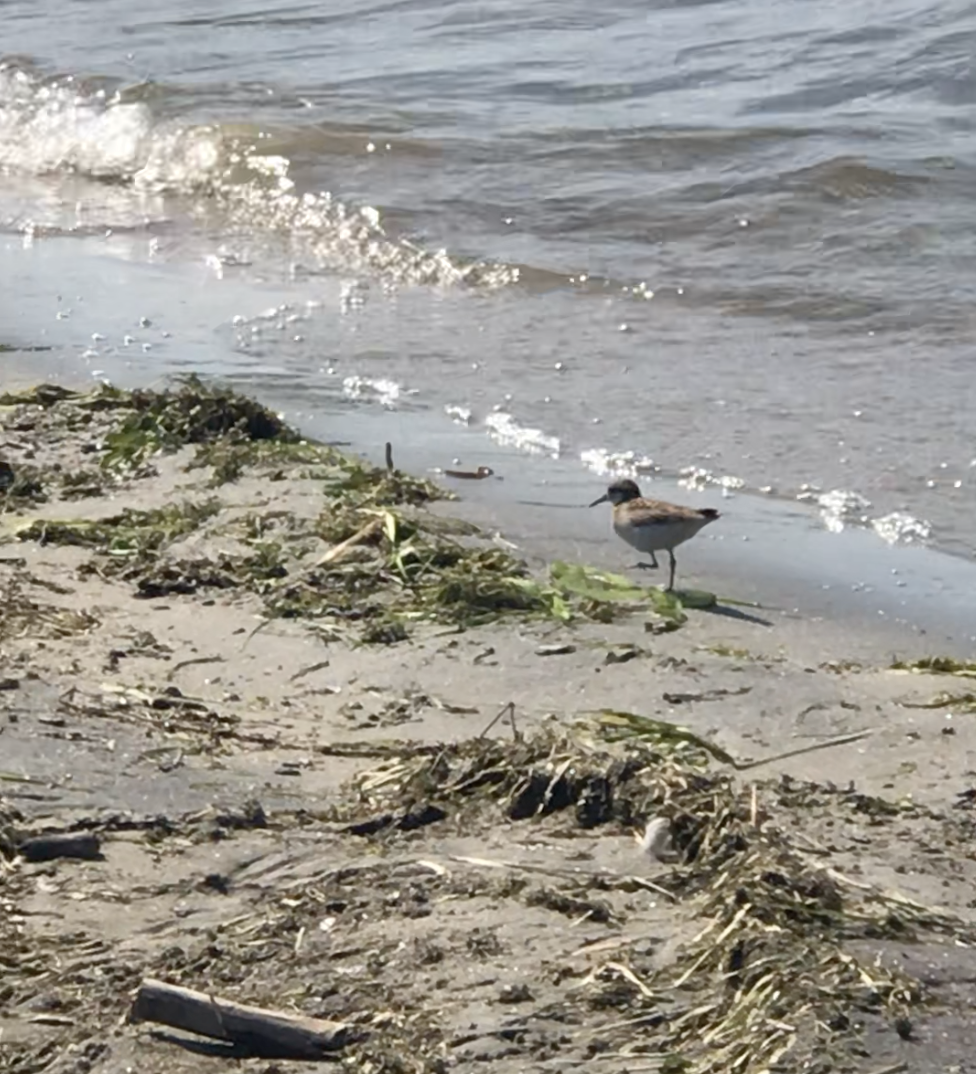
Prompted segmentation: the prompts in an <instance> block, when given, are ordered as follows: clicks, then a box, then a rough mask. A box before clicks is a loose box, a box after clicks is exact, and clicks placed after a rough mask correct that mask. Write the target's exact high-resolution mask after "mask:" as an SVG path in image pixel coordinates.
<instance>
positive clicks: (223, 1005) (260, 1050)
mask: <svg viewBox="0 0 976 1074" xmlns="http://www.w3.org/2000/svg"><path fill="white" fill-rule="evenodd" d="M129 1020H130V1021H132V1022H159V1023H160V1024H162V1025H167V1026H173V1027H174V1028H176V1029H184V1030H187V1031H188V1032H190V1033H196V1034H197V1035H198V1036H201V1037H212V1038H213V1039H215V1040H226V1041H229V1042H231V1043H232V1044H236V1045H238V1046H239V1047H241V1048H244V1049H246V1050H247V1051H248V1052H249V1053H251V1054H252V1055H258V1056H262V1057H263V1058H266V1059H321V1058H322V1057H323V1056H325V1055H327V1054H328V1053H330V1052H335V1051H338V1050H339V1049H341V1048H343V1047H345V1046H346V1045H347V1044H350V1043H352V1042H353V1041H354V1040H355V1039H357V1037H358V1034H357V1033H356V1032H355V1031H354V1030H353V1028H352V1027H351V1026H348V1025H345V1024H343V1023H341V1022H326V1021H323V1020H322V1019H320V1018H309V1017H306V1016H305V1015H298V1014H286V1013H283V1012H281V1011H269V1010H266V1009H264V1008H263V1007H248V1006H245V1005H244V1004H242V1003H234V1002H233V1001H232V1000H228V999H220V998H219V997H217V996H209V995H207V994H206V993H204V992H194V991H193V990H192V989H190V988H180V987H178V986H177V985H170V984H166V983H164V982H163V981H156V980H153V979H152V978H149V977H147V978H145V980H143V982H142V984H141V985H140V986H139V992H138V994H137V995H136V998H135V1002H134V1003H133V1005H132V1011H131V1012H130V1014H129Z"/></svg>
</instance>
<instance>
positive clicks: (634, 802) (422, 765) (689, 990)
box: [352, 725, 974, 1074]
mask: <svg viewBox="0 0 976 1074" xmlns="http://www.w3.org/2000/svg"><path fill="white" fill-rule="evenodd" d="M705 759H706V756H705V754H704V753H703V752H702V751H701V750H700V749H698V748H697V747H696V746H695V744H694V743H693V742H689V741H688V740H687V738H686V737H685V736H684V735H676V736H674V737H673V741H672V742H671V743H670V745H669V744H668V743H667V742H665V741H663V740H660V739H659V740H658V741H656V742H654V743H641V742H640V741H639V740H638V739H635V738H630V739H628V740H627V741H626V743H624V742H620V741H617V742H610V741H607V740H606V739H605V738H604V736H603V734H602V731H601V728H600V726H599V725H597V726H596V727H594V726H593V725H588V726H583V727H582V728H576V729H573V730H572V731H570V732H568V733H567V732H544V733H540V734H538V735H533V736H531V737H529V738H524V739H523V738H521V737H518V736H516V738H515V739H514V741H499V740H489V739H486V738H480V739H476V740H473V741H468V742H464V743H460V744H457V745H452V746H444V747H442V748H439V749H433V750H430V751H428V752H426V753H425V754H423V755H422V756H417V754H416V751H415V747H414V748H413V750H411V749H409V748H407V747H405V748H404V753H403V756H402V757H399V758H391V759H390V760H388V761H387V762H385V763H384V764H382V765H381V766H379V767H378V768H376V769H374V770H373V771H371V772H367V773H363V774H361V775H359V776H358V777H356V779H355V780H354V781H353V783H352V790H353V791H354V793H355V795H356V797H357V798H358V807H359V808H360V809H361V808H362V807H363V805H367V806H369V807H371V808H384V807H385V808H391V809H392V808H398V809H400V810H402V809H403V808H404V807H405V806H410V805H411V803H417V802H425V803H428V807H431V808H433V807H436V808H439V809H441V810H442V811H443V813H444V815H445V816H447V817H449V816H450V815H451V813H452V812H453V813H454V814H455V815H456V814H458V812H459V811H461V810H469V809H470V808H471V807H472V805H474V804H477V805H478V807H479V808H480V809H481V810H486V809H487V810H489V811H492V810H495V809H498V808H500V809H501V811H502V813H503V814H504V815H505V816H506V817H507V818H509V819H510V820H527V819H530V818H538V817H542V816H546V815H550V814H557V813H560V812H562V811H568V810H572V811H573V821H574V822H575V824H577V825H580V826H583V827H593V826H594V825H596V824H603V823H607V822H611V823H616V824H620V823H623V824H637V823H639V822H642V821H643V820H645V819H647V818H648V817H651V816H659V817H664V818H667V820H668V821H669V827H670V835H671V842H672V847H673V851H674V854H675V857H676V864H674V865H673V866H672V867H670V868H667V867H665V866H664V865H662V864H661V863H658V866H659V869H660V871H659V872H655V875H654V884H655V885H656V886H657V890H658V891H660V892H661V893H662V894H664V893H667V892H670V894H671V897H672V898H673V899H674V900H675V901H676V902H677V904H678V905H679V906H680V907H681V908H682V910H683V912H684V913H686V914H688V915H690V917H691V918H692V920H693V921H695V920H697V922H698V923H699V928H698V930H697V933H696V934H695V935H694V936H693V938H692V939H691V940H690V941H688V942H687V943H685V944H684V946H683V947H682V948H681V949H680V951H679V953H678V956H677V958H676V959H675V960H673V961H672V962H671V963H669V964H668V965H665V966H663V967H662V966H661V965H660V964H659V963H658V962H656V961H655V958H654V955H653V953H646V954H641V953H640V952H639V951H637V950H636V949H633V950H631V953H630V954H629V955H623V954H621V953H619V952H614V955H613V957H612V959H611V960H610V961H608V962H607V963H606V964H605V965H603V966H602V967H599V968H597V969H596V970H594V971H593V972H592V973H591V974H590V975H589V977H588V978H587V979H586V980H585V981H583V982H582V983H581V984H578V985H576V986H574V989H573V991H572V1000H570V999H567V1002H573V1003H575V1004H577V1005H578V1006H579V1007H580V1008H581V1009H580V1010H578V1011H577V1013H576V1014H574V1015H573V1017H572V1020H573V1021H574V1022H576V1023H580V1022H583V1021H584V1020H585V1019H586V1017H587V1015H586V1013H585V1011H586V1009H587V1008H589V1009H590V1010H605V1009H606V1008H607V1007H608V1006H610V1007H615V1008H623V1009H622V1010H619V1011H617V1012H616V1013H618V1014H619V1020H618V1021H617V1023H616V1026H615V1027H613V1028H615V1029H616V1030H617V1037H616V1038H615V1037H614V1035H613V1032H612V1030H601V1037H606V1038H607V1042H608V1044H607V1046H608V1047H610V1046H611V1045H612V1046H613V1048H614V1050H615V1051H616V1050H617V1049H620V1051H619V1054H620V1057H621V1060H624V1059H626V1060H627V1061H638V1060H640V1061H643V1062H652V1063H655V1064H660V1065H661V1069H662V1070H670V1071H685V1072H691V1074H727V1072H728V1071H742V1072H744V1074H746V1072H755V1074H758V1072H760V1071H770V1070H776V1071H783V1072H787V1071H790V1072H793V1071H795V1072H799V1071H832V1070H841V1071H848V1070H849V1071H854V1070H857V1069H859V1066H858V1063H859V1054H860V1052H859V1048H860V1044H859V1040H860V1034H861V1031H862V1030H863V1029H864V1027H865V1025H866V1024H867V1023H869V1022H871V1021H872V1020H873V1021H875V1022H877V1021H878V1020H882V1021H884V1022H886V1023H887V1024H888V1025H889V1026H890V1025H894V1024H895V1023H896V1021H899V1020H902V1021H903V1020H904V1019H906V1018H907V1016H908V1013H909V1012H910V1010H911V1008H912V1007H913V1006H915V1005H917V1004H918V1003H920V1002H921V1001H922V999H923V996H922V991H921V988H920V986H919V984H918V982H916V981H914V980H913V979H911V978H910V977H908V976H907V975H906V974H904V973H902V972H901V971H900V970H899V969H898V968H897V966H888V965H884V964H882V963H881V962H880V961H878V962H875V961H873V960H869V959H865V958H863V957H859V956H857V955H855V954H854V953H852V950H851V945H852V943H853V942H854V941H860V942H862V943H866V942H870V941H874V942H877V941H878V940H879V939H885V938H893V939H897V940H898V942H899V943H900V944H906V943H912V942H914V941H916V940H921V939H923V938H926V937H928V938H931V937H937V936H941V937H945V938H948V939H950V940H951V941H954V942H965V943H972V941H973V938H974V937H973V936H972V935H971V930H968V929H967V928H966V927H965V926H964V925H963V923H962V922H960V921H959V920H958V919H956V918H953V917H951V916H949V915H946V914H943V913H941V912H937V911H934V910H930V909H928V908H926V907H924V906H921V905H920V904H918V903H915V902H912V901H911V900H909V899H906V898H902V897H900V896H897V895H891V894H887V893H883V892H881V891H880V890H877V889H874V888H872V887H870V886H868V885H865V884H863V883H861V882H855V881H851V880H849V879H848V878H847V877H845V876H844V875H843V874H842V873H840V872H838V871H836V870H834V869H832V868H831V867H830V866H829V864H825V863H823V861H822V860H820V861H817V862H816V863H814V862H811V861H810V860H808V858H807V856H806V855H805V854H804V853H803V852H802V851H801V850H800V849H798V848H797V847H796V846H794V845H793V844H792V843H791V841H790V837H789V835H788V827H789V825H787V824H784V823H782V822H783V821H787V820H789V821H792V822H793V823H794V825H797V824H798V823H799V822H802V815H801V814H800V813H799V812H798V814H797V816H795V817H787V816H781V817H777V816H773V815H771V813H772V808H771V804H772V803H773V802H775V803H776V805H777V807H778V808H779V810H780V811H781V812H783V811H785V810H786V809H787V808H789V797H788V796H787V797H785V798H780V797H778V796H777V792H776V788H775V785H772V786H770V787H767V788H762V789H760V788H758V787H756V788H748V787H742V786H741V785H740V784H738V783H737V782H736V781H735V780H734V779H733V778H732V776H731V775H730V774H727V773H714V772H713V773H709V772H705V771H703V769H702V765H703V764H704V762H705ZM767 802H769V803H770V805H769V806H767V805H766V803H767ZM583 875H584V874H583V873H582V872H581V873H580V874H579V875H578V876H576V877H575V880H574V883H575V884H576V885H577V888H576V889H577V890H578V888H579V885H580V884H581V883H583V880H582V877H583ZM621 879H623V878H621V877H618V876H616V874H610V873H605V872H602V871H599V870H597V871H594V872H593V873H592V876H591V883H592V884H593V885H594V886H595V887H596V888H597V890H599V889H600V886H601V884H602V885H606V884H607V883H613V882H619V881H620V880H621Z"/></svg>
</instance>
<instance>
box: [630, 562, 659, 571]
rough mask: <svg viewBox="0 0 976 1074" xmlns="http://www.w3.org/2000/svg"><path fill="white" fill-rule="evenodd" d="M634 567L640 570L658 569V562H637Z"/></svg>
mask: <svg viewBox="0 0 976 1074" xmlns="http://www.w3.org/2000/svg"><path fill="white" fill-rule="evenodd" d="M634 568H635V570H640V571H656V570H657V564H656V563H635V564H634Z"/></svg>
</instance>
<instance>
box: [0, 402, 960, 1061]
mask: <svg viewBox="0 0 976 1074" xmlns="http://www.w3.org/2000/svg"><path fill="white" fill-rule="evenodd" d="M0 428H2V429H3V433H4V437H5V444H6V446H5V447H4V452H5V459H6V460H7V461H8V465H9V468H10V470H11V471H12V472H13V474H14V475H18V474H19V475H27V476H29V478H30V480H31V481H33V482H36V494H34V493H32V494H31V495H20V494H18V495H17V496H10V495H9V489H10V487H11V484H10V483H9V482H8V483H7V484H6V486H5V487H6V488H7V491H8V495H7V496H6V498H4V492H3V488H0V522H2V525H3V543H4V548H3V550H2V551H3V555H2V556H0V596H2V597H3V600H2V601H0V686H2V689H0V1072H3V1074H42V1072H48V1074H117V1072H118V1071H122V1070H125V1069H130V1068H131V1069H133V1070H139V1071H140V1072H144V1074H163V1072H165V1074H182V1072H184V1071H185V1072H186V1074H195V1072H196V1071H197V1070H198V1069H199V1067H200V1064H201V1062H204V1063H206V1064H211V1063H213V1062H215V1061H216V1062H217V1063H218V1064H222V1063H223V1064H225V1063H226V1060H227V1059H230V1058H233V1059H234V1060H235V1062H240V1063H242V1064H244V1065H245V1066H247V1069H252V1068H253V1069H254V1070H257V1071H262V1072H267V1071H269V1070H271V1069H277V1066H276V1064H275V1063H274V1062H273V1061H271V1060H269V1059H268V1058H267V1056H268V1053H269V1051H272V1052H273V1051H274V1047H273V1046H272V1045H271V1044H270V1043H269V1041H268V1040H267V1039H264V1040H262V1039H261V1037H260V1033H261V1032H263V1030H267V1029H271V1030H272V1031H277V1030H280V1029H281V1027H282V1026H286V1027H290V1028H291V1029H294V1028H295V1027H296V1026H297V1027H299V1034H301V1032H307V1033H310V1034H311V1036H310V1037H307V1038H306V1040H311V1041H313V1045H312V1047H311V1048H310V1050H309V1051H307V1052H303V1054H305V1055H318V1054H320V1053H319V1052H317V1051H316V1049H317V1047H318V1045H322V1044H323V1043H324V1042H326V1041H327V1042H329V1043H330V1044H334V1045H335V1050H334V1052H332V1053H331V1056H332V1058H331V1059H330V1061H331V1062H333V1063H337V1064H339V1065H341V1066H342V1067H343V1068H344V1069H348V1070H350V1071H357V1072H359V1071H368V1072H370V1074H405V1072H410V1074H413V1072H417V1074H420V1072H424V1074H427V1072H430V1074H442V1072H444V1071H447V1070H452V1071H461V1072H467V1071H472V1072H473V1071H479V1072H485V1074H516V1072H521V1071H526V1070H529V1071H538V1072H550V1071H556V1070H575V1069H580V1070H582V1069H587V1070H589V1069H592V1068H595V1069H598V1070H599V1069H601V1068H605V1069H607V1070H621V1069H627V1070H638V1069H642V1070H660V1071H665V1072H670V1074H678V1072H685V1071H687V1072H689V1074H726V1072H728V1071H736V1072H741V1074H759V1072H760V1071H775V1072H777V1074H800V1072H803V1074H828V1072H832V1071H851V1072H854V1071H860V1070H863V1069H884V1068H885V1067H889V1068H891V1067H897V1065H898V1063H900V1062H903V1061H905V1057H906V1056H907V1057H914V1056H915V1055H916V1054H917V1053H916V1051H911V1049H917V1047H918V1044H919V1043H920V1042H924V1046H925V1048H926V1055H931V1056H932V1057H933V1064H939V1066H938V1069H943V1068H945V1067H947V1066H951V1065H952V1063H953V1062H956V1063H958V1062H961V1061H962V1060H961V1059H960V1058H959V1057H960V1056H962V1055H964V1054H968V1051H967V1049H968V1044H967V1038H966V1030H965V1026H966V1024H967V1020H968V1017H969V1015H968V1004H969V1003H970V1002H971V1001H973V1000H976V995H974V993H973V989H972V985H971V973H970V974H969V975H968V976H967V974H966V972H964V970H965V967H964V966H961V967H960V968H959V969H958V971H952V970H951V967H952V966H953V965H954V963H953V962H952V959H953V958H957V959H959V958H961V957H962V956H961V955H960V952H961V953H962V955H965V953H966V952H967V951H968V949H969V947H970V946H971V945H972V944H973V943H974V942H976V924H974V914H973V911H972V905H971V902H972V887H973V883H974V881H976V864H974V862H973V860H972V855H971V854H970V853H969V849H968V848H970V847H971V845H972V838H973V834H974V827H973V824H974V822H973V816H974V815H976V814H974V811H973V810H972V808H971V805H972V795H971V794H970V793H969V792H967V791H966V790H962V791H961V793H960V787H965V786H966V785H967V782H966V781H967V779H968V777H966V776H965V771H966V770H967V768H966V766H967V764H968V762H967V760H966V758H967V757H968V756H970V754H971V752H972V751H973V750H976V739H974V738H973V737H972V732H971V731H970V730H969V728H968V725H967V724H965V722H964V720H963V718H962V716H963V715H964V714H965V713H968V712H970V711H971V709H970V708H968V707H967V706H968V701H967V697H968V694H967V693H966V691H965V690H964V689H962V690H957V691H953V692H951V693H946V692H945V690H944V687H945V684H946V682H948V681H955V682H956V683H958V684H959V685H960V686H962V687H965V682H960V680H963V679H965V678H966V676H967V674H968V673H969V671H970V670H971V669H969V667H968V665H965V664H957V663H951V662H947V661H945V660H941V661H940V660H935V661H932V660H929V661H928V662H919V661H916V662H914V663H907V664H903V665H902V666H901V667H900V668H899V669H896V670H895V671H892V670H890V669H889V668H888V667H887V666H885V667H883V668H879V669H878V670H877V671H872V670H871V668H870V667H868V666H866V665H854V664H853V663H851V662H845V663H843V664H841V663H838V662H837V661H833V662H830V661H827V660H825V657H823V656H820V655H818V656H817V658H816V659H810V658H808V657H807V656H806V654H805V653H804V654H802V655H794V654H793V653H791V652H790V651H789V648H788V646H787V645H786V644H785V642H783V641H782V639H781V638H780V637H777V639H776V643H775V645H776V651H775V652H774V654H773V655H768V654H767V655H764V654H763V653H761V652H756V651H755V649H756V645H757V642H756V638H757V637H758V635H756V634H748V633H747V632H746V631H747V628H746V627H744V626H740V627H739V633H738V634H732V633H729V630H730V628H729V627H728V625H727V623H724V622H722V621H720V620H719V619H717V618H714V619H707V618H706V616H705V615H704V614H703V613H702V614H700V613H699V611H698V609H707V608H709V607H711V606H712V604H714V597H712V596H711V595H709V594H694V593H691V594H684V595H683V598H684V599H682V598H675V597H666V596H664V595H660V596H654V595H649V594H648V593H647V592H646V591H644V590H642V589H641V587H638V586H634V585H633V584H632V583H631V582H630V581H629V580H627V579H622V578H619V577H618V576H615V575H612V574H609V573H607V572H604V571H600V570H596V569H593V568H589V567H583V566H581V565H578V564H566V563H562V564H553V565H552V568H551V569H550V571H549V572H548V574H547V575H546V576H545V577H541V576H540V574H539V573H538V572H533V571H532V570H530V568H529V566H528V565H527V564H526V563H525V562H523V561H521V560H520V559H518V558H517V557H515V556H513V555H512V554H511V551H510V550H509V549H505V548H500V547H499V546H498V545H497V544H496V543H495V542H493V541H492V540H491V539H490V538H489V537H487V536H486V535H484V534H482V533H480V532H479V531H478V530H477V529H476V528H475V527H473V526H471V525H470V524H469V523H466V522H465V521H464V520H463V519H458V518H451V517H446V516H445V515H444V514H443V513H441V512H440V511H439V510H437V509H436V507H434V506H433V505H434V504H435V503H436V501H437V500H438V499H439V498H441V497H442V494H441V493H440V491H439V490H438V489H436V488H435V487H434V486H433V485H430V484H429V483H427V482H425V481H421V480H416V479H414V478H411V477H409V476H408V475H405V474H402V473H401V472H400V471H397V470H396V469H395V468H394V467H393V465H392V458H390V459H389V462H388V465H387V466H383V467H373V466H371V465H369V464H368V463H366V462H364V461H362V460H359V459H354V458H351V457H349V456H345V455H342V454H340V453H339V452H337V451H335V449H333V448H331V447H329V446H328V445H319V444H314V443H311V442H308V441H306V440H303V439H302V438H301V437H300V436H299V435H298V434H297V433H295V432H294V431H292V430H290V429H289V428H288V427H287V426H286V425H285V424H284V423H283V422H281V420H280V419H279V418H278V417H277V416H276V415H273V414H271V413H270V412H269V411H267V410H266V409H265V408H263V407H260V406H259V404H257V403H254V402H253V401H250V400H246V399H244V398H243V397H240V396H238V395H237V394H236V393H233V392H230V391H228V390H226V389H222V388H214V387H209V386H207V385H203V384H201V383H200V382H197V381H189V382H184V383H181V384H178V385H176V386H174V387H173V388H171V389H166V390H162V391H158V392H144V393H126V392H121V391H118V390H116V389H108V388H99V389H96V390H95V391H94V392H86V393H72V392H68V391H66V390H62V389H59V388H57V387H54V386H45V387H42V388H40V389H34V390H32V391H29V392H22V393H15V394H10V393H8V394H7V395H6V396H4V397H0ZM28 466H29V467H31V468H32V469H31V470H30V472H29V473H28V471H27V469H26V468H27V467H28ZM0 476H2V475H0ZM21 487H22V488H26V486H21ZM79 490H84V495H81V494H80V491H79ZM452 509H453V505H452ZM708 598H710V599H708ZM649 616H651V617H652V618H651V620H650V622H649V623H648V626H647V628H646V629H645V623H646V622H647V621H648V617H649ZM366 639H371V640H372V641H374V642H375V641H385V642H398V644H397V645H396V646H395V647H393V648H387V647H385V646H377V645H374V644H363V642H364V640H366ZM638 642H639V645H638V644H637V643H638ZM608 653H614V654H620V653H627V654H633V655H632V656H631V657H630V658H629V659H626V660H624V659H620V658H619V657H618V658H616V659H613V660H608V659H607V654H608ZM908 671H911V672H912V674H911V675H908V674H904V672H908ZM950 675H952V676H955V678H954V679H952V680H949V679H948V678H947V677H948V676H950ZM940 689H942V690H943V693H942V694H938V693H937V691H938V690H940ZM933 695H935V698H936V699H935V701H933V700H932V698H933ZM508 699H513V700H512V701H509V700H508ZM506 702H507V703H506ZM916 706H918V707H916ZM500 707H501V708H500ZM499 709H500V711H499ZM635 713H640V714H635ZM949 715H954V716H955V717H956V718H955V720H954V722H953V723H952V726H953V729H954V731H955V734H954V735H953V736H952V738H951V740H948V741H949V743H950V744H951V745H952V750H951V751H947V750H946V749H945V746H946V743H947V739H946V737H945V735H944V734H943V729H944V727H945V726H946V721H947V717H948V716H949ZM676 720H680V721H681V724H680V725H679V724H678V723H676V722H675V721H676ZM868 734H870V737H865V736H867V735H868ZM784 739H785V740H786V741H783V740H784ZM906 742H908V743H910V748H911V753H910V754H908V753H906V750H905V748H904V746H905V743H906ZM911 765H914V766H916V768H915V769H913V768H911V767H910V766H911ZM926 766H927V767H926ZM936 766H941V767H936ZM787 773H789V774H787ZM753 777H757V778H753ZM947 777H948V778H951V779H953V780H955V781H956V783H955V784H953V787H952V793H951V795H950V796H949V797H948V799H947V798H946V794H945V787H946V784H945V782H944V780H945V779H946V778H947ZM852 780H856V781H857V785H856V786H855V785H854V784H853V783H851V784H850V785H849V781H852ZM957 784H958V785H957ZM640 833H644V834H643V835H641V834H640ZM659 837H660V838H659ZM66 850H68V851H73V853H69V854H65V853H64V851H66ZM937 904H938V905H937ZM939 907H942V908H939ZM950 972H955V973H956V976H954V977H951V978H949V977H948V976H947V975H948V974H949V973H950ZM140 996H141V997H142V998H141V999H138V997H140ZM167 997H168V998H169V999H172V1000H173V1002H174V1004H175V1006H170V1007H166V1010H168V1012H169V1013H168V1014H166V1015H165V1017H162V1016H161V1012H162V1013H165V1012H164V1011H162V1008H160V1006H159V1005H158V1003H157V1004H155V1005H154V1003H153V1002H150V1001H151V1000H153V999H154V998H155V999H156V1000H158V999H160V998H167ZM133 1001H136V1013H137V1015H139V1016H142V1017H148V1018H149V1019H153V1020H154V1021H141V1022H139V1021H134V1020H130V1019H129V1017H128V1015H129V1013H130V1011H131V1010H132V1005H133ZM164 1006H165V1004H164ZM174 1011H176V1014H175V1015H174V1013H173V1012H174ZM180 1012H182V1013H180ZM238 1016H240V1017H241V1018H242V1019H243V1021H240V1022H236V1021H235V1019H236V1018H237V1017H238ZM157 1019H158V1021H156V1020H157ZM249 1019H250V1020H251V1021H249ZM174 1023H175V1025H174ZM163 1025H170V1026H171V1027H172V1028H171V1029H169V1030H167V1029H163V1028H162V1026H163ZM173 1029H175V1030H176V1031H175V1032H174V1031H172V1030H173ZM255 1029H257V1030H258V1036H255V1035H254V1032H253V1030H255ZM333 1031H334V1035H330V1034H333ZM317 1032H324V1034H325V1036H323V1037H318V1038H316V1037H315V1034H316V1033H317ZM201 1033H202V1034H203V1038H213V1039H203V1038H201V1037H200V1034H201ZM315 1040H317V1041H318V1045H316V1044H314V1041H315ZM279 1043H280V1041H279ZM957 1045H958V1046H957ZM301 1050H302V1049H301V1048H299V1051H301ZM292 1054H293V1053H292ZM201 1056H203V1057H204V1058H202V1057H201ZM257 1056H263V1057H264V1058H261V1059H260V1060H259V1059H257V1058H256V1057H257ZM309 1061H310V1060H308V1059H305V1060H295V1061H293V1062H295V1063H302V1062H305V1063H307V1062H309ZM269 1062H272V1066H268V1063H269ZM296 1069H298V1067H297V1066H296ZM302 1069H304V1067H303V1068H302Z"/></svg>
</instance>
